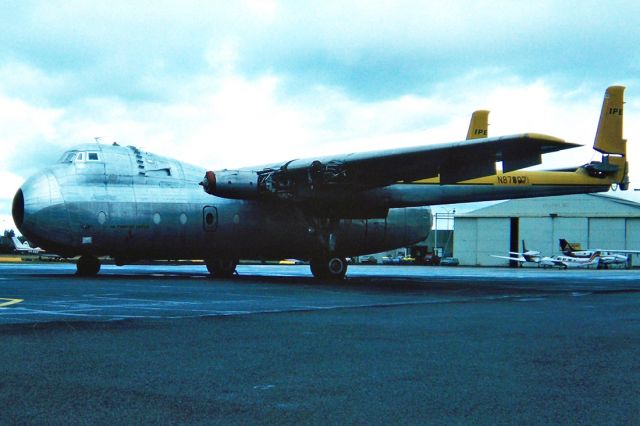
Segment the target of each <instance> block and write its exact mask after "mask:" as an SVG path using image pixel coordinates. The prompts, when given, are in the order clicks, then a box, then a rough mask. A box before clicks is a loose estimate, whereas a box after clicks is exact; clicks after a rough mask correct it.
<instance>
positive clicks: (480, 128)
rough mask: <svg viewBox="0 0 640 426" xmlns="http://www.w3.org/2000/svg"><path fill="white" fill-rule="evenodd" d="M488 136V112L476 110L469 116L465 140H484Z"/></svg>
mask: <svg viewBox="0 0 640 426" xmlns="http://www.w3.org/2000/svg"><path fill="white" fill-rule="evenodd" d="M488 134H489V111H487V110H483V109H481V110H478V111H474V112H473V114H471V123H469V130H468V131H467V140H469V139H481V138H486V137H487V136H488Z"/></svg>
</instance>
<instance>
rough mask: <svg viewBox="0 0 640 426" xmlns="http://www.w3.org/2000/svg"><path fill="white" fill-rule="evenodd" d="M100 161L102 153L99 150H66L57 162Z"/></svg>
mask: <svg viewBox="0 0 640 426" xmlns="http://www.w3.org/2000/svg"><path fill="white" fill-rule="evenodd" d="M101 161H102V155H100V152H99V151H76V150H73V151H67V152H65V153H64V154H63V155H62V157H60V160H58V163H72V164H75V163H86V162H91V163H97V162H101Z"/></svg>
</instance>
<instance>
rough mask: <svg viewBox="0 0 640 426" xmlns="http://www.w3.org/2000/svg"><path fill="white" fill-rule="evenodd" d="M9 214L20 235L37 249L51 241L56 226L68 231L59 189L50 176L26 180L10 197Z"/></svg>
mask: <svg viewBox="0 0 640 426" xmlns="http://www.w3.org/2000/svg"><path fill="white" fill-rule="evenodd" d="M11 213H12V215H13V221H14V222H15V224H16V227H17V228H18V229H19V230H20V232H21V233H22V235H24V236H25V237H26V238H27V239H28V240H29V241H31V242H32V243H36V244H38V245H42V244H44V245H47V242H51V241H55V237H56V233H58V232H59V231H60V229H59V228H60V225H63V227H64V228H66V230H68V226H67V223H68V219H67V217H68V216H67V214H66V207H65V205H64V200H63V198H62V193H61V191H60V185H59V184H58V181H57V179H56V178H55V176H53V175H52V174H51V173H47V172H45V173H40V174H37V175H34V176H32V177H30V178H29V179H27V181H26V182H25V183H24V184H23V185H22V187H21V188H20V189H18V192H16V195H15V196H14V197H13V206H12V209H11ZM65 233H68V232H65ZM49 245H50V244H49Z"/></svg>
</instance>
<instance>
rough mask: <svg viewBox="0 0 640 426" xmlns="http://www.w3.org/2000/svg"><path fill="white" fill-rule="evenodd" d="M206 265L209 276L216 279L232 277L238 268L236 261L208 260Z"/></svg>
mask: <svg viewBox="0 0 640 426" xmlns="http://www.w3.org/2000/svg"><path fill="white" fill-rule="evenodd" d="M205 263H206V265H207V270H208V271H209V274H211V276H212V277H215V278H230V277H232V276H233V274H235V272H236V266H238V261H237V260H236V259H208V260H207V261H206V262H205Z"/></svg>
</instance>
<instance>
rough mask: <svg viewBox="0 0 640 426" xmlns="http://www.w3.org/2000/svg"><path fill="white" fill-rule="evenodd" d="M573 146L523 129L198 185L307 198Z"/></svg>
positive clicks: (525, 159)
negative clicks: (510, 133)
mask: <svg viewBox="0 0 640 426" xmlns="http://www.w3.org/2000/svg"><path fill="white" fill-rule="evenodd" d="M577 146H581V145H578V144H573V143H569V142H565V141H564V140H562V139H558V138H555V137H552V136H546V135H541V134H535V133H524V134H518V135H511V136H500V137H494V138H484V139H476V140H466V141H461V142H451V143H444V144H435V145H426V146H419V147H412V148H398V149H389V150H382V151H373V152H361V153H351V154H344V155H335V156H330V157H320V158H311V159H297V160H291V161H287V162H284V163H280V164H275V165H269V166H262V167H251V168H243V169H239V170H221V171H215V172H213V171H210V172H207V175H206V176H205V179H204V180H203V181H202V185H203V186H204V189H205V191H206V192H208V193H209V194H212V195H217V196H220V197H226V198H236V199H250V198H259V197H261V196H264V195H269V194H277V195H279V196H280V197H281V198H289V199H295V198H299V199H309V198H314V197H315V195H316V194H318V193H319V191H323V190H329V192H333V193H334V194H336V193H341V194H342V195H347V194H348V193H352V192H355V191H360V190H366V189H371V188H376V187H383V186H387V185H391V184H395V183H400V182H412V181H415V180H419V179H427V178H431V177H435V176H438V175H439V176H440V183H441V184H450V183H455V182H459V181H462V180H466V179H472V178H475V177H481V176H487V175H492V174H494V173H495V171H496V169H495V163H496V162H502V169H503V171H505V172H509V171H513V170H518V169H522V168H525V167H529V166H533V165H536V164H540V163H541V162H542V154H546V153H550V152H556V151H560V150H563V149H569V148H574V147H577ZM336 190H338V191H336ZM340 190H341V191H340Z"/></svg>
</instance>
